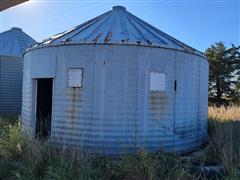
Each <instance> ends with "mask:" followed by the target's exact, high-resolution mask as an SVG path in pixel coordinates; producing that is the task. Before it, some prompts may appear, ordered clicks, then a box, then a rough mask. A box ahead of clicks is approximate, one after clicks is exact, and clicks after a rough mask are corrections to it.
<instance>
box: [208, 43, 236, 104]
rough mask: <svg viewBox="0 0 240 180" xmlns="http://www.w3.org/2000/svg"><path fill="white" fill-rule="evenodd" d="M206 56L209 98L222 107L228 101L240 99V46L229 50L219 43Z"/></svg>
mask: <svg viewBox="0 0 240 180" xmlns="http://www.w3.org/2000/svg"><path fill="white" fill-rule="evenodd" d="M205 55H206V57H207V58H208V60H209V96H210V97H212V99H213V101H214V104H216V105H217V106H221V105H222V104H223V102H224V101H226V99H232V98H236V97H240V93H239V87H240V83H239V80H240V46H238V47H235V46H234V45H232V47H231V48H228V49H227V48H226V47H225V45H224V44H223V42H218V43H215V44H214V45H211V47H209V48H208V49H207V50H206V52H205ZM223 97H224V98H223Z"/></svg>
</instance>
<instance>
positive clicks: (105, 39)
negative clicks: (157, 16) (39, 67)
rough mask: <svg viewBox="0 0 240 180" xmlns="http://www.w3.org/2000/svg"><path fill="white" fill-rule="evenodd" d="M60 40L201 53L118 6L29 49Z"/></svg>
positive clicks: (63, 42)
mask: <svg viewBox="0 0 240 180" xmlns="http://www.w3.org/2000/svg"><path fill="white" fill-rule="evenodd" d="M63 44H125V45H126V44H128V45H139V46H150V47H154V46H157V47H164V48H170V49H178V50H181V51H186V52H191V53H194V54H198V55H200V56H203V54H202V53H201V52H199V51H197V50H196V49H194V48H192V47H190V46H188V45H186V44H184V43H182V42H180V41H179V40H177V39H175V38H173V37H171V36H170V35H167V34H166V33H164V32H162V31H160V30H158V29H157V28H155V27H153V26H152V25H150V24H148V23H146V22H145V21H143V20H141V19H140V18H138V17H136V16H134V15H132V14H131V13H129V12H128V11H127V10H126V8H124V7H122V6H115V7H113V9H112V10H111V11H108V12H106V13H104V14H102V15H100V16H98V17H96V18H94V19H91V20H89V21H87V22H85V23H83V24H81V25H79V26H77V27H74V28H72V29H70V30H68V31H65V32H62V33H59V34H56V35H54V36H52V37H51V38H49V39H46V40H44V41H43V42H41V43H39V44H37V45H36V46H34V47H33V48H32V49H34V48H41V47H47V46H56V45H63Z"/></svg>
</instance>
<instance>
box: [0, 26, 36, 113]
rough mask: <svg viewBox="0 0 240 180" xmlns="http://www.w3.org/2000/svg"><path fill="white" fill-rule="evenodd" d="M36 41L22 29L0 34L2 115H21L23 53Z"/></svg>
mask: <svg viewBox="0 0 240 180" xmlns="http://www.w3.org/2000/svg"><path fill="white" fill-rule="evenodd" d="M34 43H35V41H34V40H33V39H32V38H31V37H29V36H28V35H27V34H25V33H24V32H23V31H22V30H21V29H20V28H16V27H15V28H12V29H10V30H8V31H5V32H3V33H0V115H19V114H20V113H21V101H22V73H23V53H24V51H25V50H26V49H27V48H28V47H30V46H31V45H33V44H34Z"/></svg>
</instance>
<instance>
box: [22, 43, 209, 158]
mask: <svg viewBox="0 0 240 180" xmlns="http://www.w3.org/2000/svg"><path fill="white" fill-rule="evenodd" d="M38 51H39V50H33V51H30V52H28V53H27V54H26V55H25V56H26V57H25V64H24V65H25V69H24V71H26V72H25V74H24V91H23V95H24V98H23V101H24V103H23V104H24V107H23V113H22V114H23V124H24V125H25V126H26V127H27V128H28V127H29V128H30V129H31V130H30V131H31V132H32V135H34V131H35V127H34V123H35V122H34V120H32V119H34V109H32V107H34V105H33V104H34V100H33V99H32V98H33V95H32V94H33V92H31V91H32V89H34V87H33V84H32V83H34V79H33V77H32V75H33V74H34V73H32V72H30V71H32V70H33V68H31V66H33V64H34V63H36V64H38V63H41V62H42V61H41V60H42V59H46V61H44V62H45V63H47V62H48V61H47V59H48V58H50V56H48V55H44V54H49V53H50V54H51V58H50V59H52V58H53V57H54V56H55V60H56V75H55V77H54V79H53V84H54V87H53V112H52V131H51V132H52V134H51V139H52V142H53V143H54V144H56V145H58V146H62V147H72V148H80V149H81V150H83V151H85V152H88V153H102V154H126V153H135V152H136V151H138V150H140V149H145V150H147V151H157V150H159V149H164V150H167V151H177V152H183V151H188V150H192V149H194V148H197V147H199V145H200V144H201V143H203V141H204V138H205V137H206V120H207V118H206V114H207V106H206V103H207V99H206V98H205V97H202V96H205V95H206V92H207V88H206V87H207V84H206V83H207V80H206V78H207V75H206V74H207V72H206V71H205V69H206V68H207V67H208V63H207V61H206V59H204V58H201V57H199V56H194V55H192V54H188V53H183V52H177V51H172V50H167V49H159V48H150V47H148V48H146V47H137V46H136V47H134V46H131V47H129V46H122V45H115V46H109V45H78V46H65V47H64V46H60V47H56V48H44V49H41V51H42V52H41V53H40V54H41V56H39V57H38V56H37V54H39V53H38ZM44 51H46V53H44ZM200 65H201V66H200ZM69 68H83V70H84V76H83V87H81V88H70V87H68V82H67V78H68V69H69ZM39 71H42V76H44V77H45V75H44V69H39ZM202 71H203V72H205V75H204V76H203V77H202V74H201V73H202ZM151 72H159V73H166V74H167V82H166V91H165V92H151V91H150V73H151ZM46 74H48V73H47V72H46ZM39 78H40V77H39ZM200 78H201V79H204V80H203V81H202V82H201V85H200ZM175 79H176V80H177V84H178V85H177V91H176V92H175V91H174V82H175ZM199 86H201V90H202V91H203V92H202V93H200V90H198V88H199ZM205 91H206V92H205ZM199 95H200V97H199V98H198V96H199ZM200 99H201V102H200V101H199V100H200ZM198 109H199V110H200V109H201V111H199V110H198ZM200 116H201V117H200ZM197 129H199V130H197Z"/></svg>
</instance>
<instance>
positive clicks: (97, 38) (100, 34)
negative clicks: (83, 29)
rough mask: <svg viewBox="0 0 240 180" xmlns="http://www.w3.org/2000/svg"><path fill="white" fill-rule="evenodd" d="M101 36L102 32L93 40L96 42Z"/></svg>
mask: <svg viewBox="0 0 240 180" xmlns="http://www.w3.org/2000/svg"><path fill="white" fill-rule="evenodd" d="M100 36H101V34H98V35H97V36H96V38H95V39H94V40H93V42H94V43H97V42H98V39H99V37H100Z"/></svg>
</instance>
